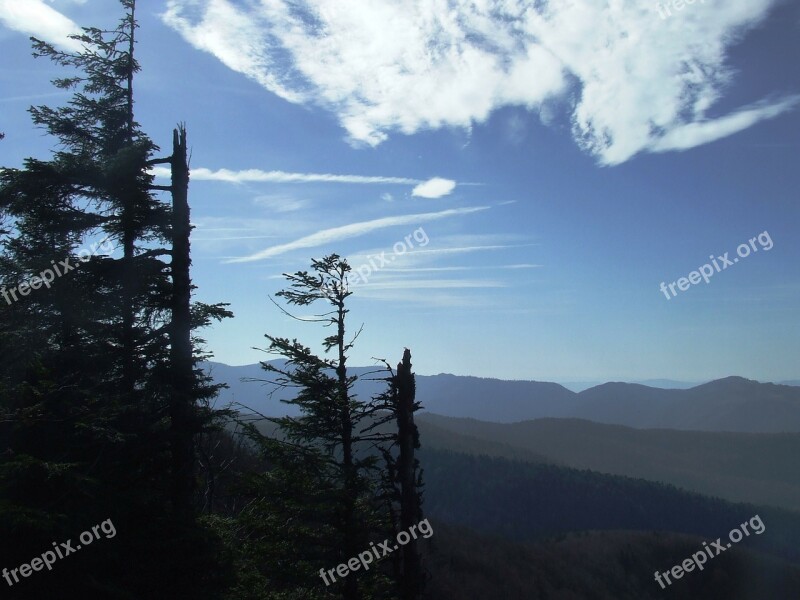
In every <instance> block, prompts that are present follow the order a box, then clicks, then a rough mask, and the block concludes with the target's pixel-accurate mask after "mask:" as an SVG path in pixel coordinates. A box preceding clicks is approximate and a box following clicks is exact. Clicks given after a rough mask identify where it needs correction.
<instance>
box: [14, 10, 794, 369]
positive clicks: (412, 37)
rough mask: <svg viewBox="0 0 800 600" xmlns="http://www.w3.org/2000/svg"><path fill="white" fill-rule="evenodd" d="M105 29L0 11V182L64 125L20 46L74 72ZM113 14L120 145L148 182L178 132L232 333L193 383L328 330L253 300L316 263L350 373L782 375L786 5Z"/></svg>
mask: <svg viewBox="0 0 800 600" xmlns="http://www.w3.org/2000/svg"><path fill="white" fill-rule="evenodd" d="M120 16H121V12H120V8H119V6H118V5H117V4H116V3H114V2H110V1H109V0H53V1H47V0H22V1H21V0H0V56H2V57H3V58H2V60H1V61H0V131H2V132H4V133H5V134H6V137H5V139H4V140H3V141H0V165H3V166H5V167H18V166H20V165H21V164H22V160H23V159H24V158H25V157H27V156H34V157H38V158H46V157H47V156H48V155H49V153H50V152H51V151H52V150H53V149H55V148H56V147H57V146H56V144H55V141H54V140H53V139H52V138H48V137H47V136H46V135H45V134H44V133H43V132H42V131H41V130H38V129H36V128H35V127H34V126H33V125H32V124H31V121H30V117H29V115H28V113H27V109H28V107H29V106H31V105H42V104H44V105H51V106H57V105H60V104H63V103H64V102H66V101H67V100H68V98H69V96H68V95H67V94H65V93H63V92H60V91H58V90H56V89H55V88H54V87H53V86H52V85H51V84H50V80H51V79H53V78H55V77H58V76H61V75H63V72H62V71H60V70H59V68H57V67H56V66H54V65H53V64H51V63H49V62H48V61H47V60H46V59H41V58H39V59H35V58H33V57H32V56H31V48H30V42H29V40H28V37H29V36H31V35H34V36H36V37H39V38H41V39H45V40H47V41H49V42H51V43H53V44H56V45H57V46H59V47H60V48H63V49H66V50H78V49H79V45H78V44H77V43H76V42H75V41H74V40H71V39H70V38H69V37H68V36H69V34H70V33H71V32H74V31H77V30H78V27H79V26H97V27H104V28H110V27H113V26H114V25H115V23H116V21H117V20H118V19H119V18H120ZM137 17H138V19H139V23H140V29H139V31H138V44H137V48H136V53H137V58H138V60H139V62H140V63H141V67H142V71H141V73H140V74H139V75H138V76H137V79H136V83H135V95H136V102H137V104H136V115H137V120H138V121H139V123H140V124H141V126H142V128H143V129H144V131H145V132H146V133H147V134H148V135H149V136H150V137H151V138H152V139H153V140H154V141H155V142H156V143H157V144H159V145H160V146H161V147H162V148H163V149H164V154H165V155H166V154H169V149H170V143H171V135H172V129H173V128H174V127H175V125H176V124H177V123H179V122H185V123H186V125H187V128H188V134H189V143H190V146H191V151H192V158H191V166H192V169H193V172H192V186H191V192H190V201H191V205H192V222H193V223H194V225H195V226H196V229H195V230H194V232H193V238H192V248H193V263H194V264H193V269H194V270H193V280H194V283H195V285H197V286H198V289H197V292H196V298H197V299H198V300H201V301H204V302H229V303H230V305H231V306H230V308H231V310H232V311H233V312H234V314H235V318H234V319H229V320H226V321H224V322H223V323H221V324H219V325H216V326H214V327H213V328H211V329H209V330H207V331H205V332H204V337H205V339H206V340H207V342H208V348H209V349H210V350H211V351H212V352H213V353H214V355H215V360H218V361H221V362H225V363H228V364H233V365H238V364H248V363H254V362H257V361H259V360H264V359H266V358H269V356H268V355H265V354H264V352H263V351H261V350H258V349H259V348H261V349H263V348H264V347H265V346H266V344H267V341H266V340H265V338H264V334H266V333H269V334H272V335H276V336H285V337H296V338H298V339H300V340H301V341H303V342H304V343H306V344H307V345H310V346H312V347H313V348H319V344H318V343H317V342H318V341H319V340H320V339H321V338H322V337H323V336H324V335H325V334H326V333H327V331H326V330H321V329H320V328H319V326H318V325H314V324H309V323H299V322H297V321H294V320H292V319H289V318H288V317H286V316H285V315H283V314H282V313H281V312H280V311H279V310H278V309H277V308H276V307H275V306H274V305H273V304H272V303H271V302H270V297H271V296H272V297H274V294H275V292H277V291H279V290H280V289H281V288H282V287H284V280H283V278H282V276H281V274H282V273H285V272H295V271H298V270H302V269H306V268H308V267H309V265H310V261H311V259H312V258H320V257H322V256H324V255H326V254H330V253H332V252H336V253H338V254H340V255H342V256H345V257H347V258H348V261H349V262H350V264H351V266H352V267H353V269H354V274H355V273H358V274H359V277H358V280H357V281H354V282H353V283H352V286H351V289H352V291H353V296H352V297H351V298H350V309H351V312H350V314H349V316H348V317H349V328H350V330H351V331H352V332H355V330H357V329H358V328H359V327H360V326H361V325H362V324H363V327H364V329H363V333H362V334H361V335H360V337H359V339H358V342H357V345H356V347H355V348H354V349H353V351H352V353H351V363H352V364H357V365H370V364H375V359H376V358H386V359H388V360H389V361H390V362H392V363H394V362H396V361H397V360H399V359H400V357H401V356H402V351H403V348H404V347H408V348H410V349H411V351H412V355H413V362H414V366H415V370H416V371H417V372H418V373H421V374H435V373H442V372H447V373H455V374H459V375H476V376H482V377H498V378H503V379H536V380H547V381H582V380H591V381H606V380H616V381H631V380H642V379H650V378H669V379H676V380H686V381H705V380H710V379H715V378H719V377H725V376H728V375H740V376H743V377H748V378H751V379H757V380H760V381H780V380H786V379H798V378H800V365H799V364H798V357H800V335H798V334H799V333H800V311H798V308H799V307H800V260H798V258H800V236H798V235H797V231H798V225H799V224H800V209H799V208H798V202H797V201H798V190H799V189H800V168H798V167H800V164H798V158H799V157H800V152H799V151H800V135H798V134H800V69H798V68H797V64H798V59H800V35H798V34H799V33H800V4H798V3H797V2H788V1H787V2H782V1H773V0H725V1H721V0H706V1H703V0H696V1H695V2H693V3H684V2H667V3H657V2H642V1H635V2H634V1H627V0H606V1H600V0H559V1H554V2H552V3H551V2H542V1H538V0H537V1H534V2H523V1H519V0H469V1H468V0H291V1H289V0H140V2H139V3H138V7H137ZM156 174H157V175H158V176H160V177H163V175H164V171H163V170H157V171H156ZM165 183H166V182H165ZM726 253H727V254H726ZM723 267H724V268H723ZM682 278H685V279H682ZM706 280H707V281H706ZM662 283H663V284H664V285H663V286H662ZM670 284H672V287H671V288H670ZM313 308H314V307H313V306H312V307H310V308H304V309H302V310H301V311H299V312H297V314H299V315H300V316H308V315H311V314H312V313H313V312H314V311H313ZM322 308H323V307H322V306H320V307H319V309H320V310H321V309H322Z"/></svg>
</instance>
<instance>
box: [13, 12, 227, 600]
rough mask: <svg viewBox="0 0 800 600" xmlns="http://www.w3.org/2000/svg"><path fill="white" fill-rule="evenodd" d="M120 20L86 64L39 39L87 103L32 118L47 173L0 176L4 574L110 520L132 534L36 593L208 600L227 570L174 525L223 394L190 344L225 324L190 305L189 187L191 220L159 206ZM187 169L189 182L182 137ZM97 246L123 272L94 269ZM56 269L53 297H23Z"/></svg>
mask: <svg viewBox="0 0 800 600" xmlns="http://www.w3.org/2000/svg"><path fill="white" fill-rule="evenodd" d="M121 4H122V6H123V9H124V11H125V15H124V18H123V19H122V21H121V22H120V24H119V26H118V27H117V28H115V29H113V30H111V31H103V30H100V29H97V28H86V29H84V32H83V34H81V35H79V36H75V38H74V39H76V40H78V41H80V42H81V43H82V44H83V47H84V49H83V50H82V51H80V52H77V53H66V52H61V51H59V50H56V49H55V48H53V47H52V46H50V45H49V44H46V43H44V42H41V41H38V40H34V48H35V55H37V56H46V57H48V58H50V59H51V60H53V61H54V62H55V63H57V64H59V65H61V66H63V67H66V68H67V69H70V70H72V71H73V72H74V74H72V75H71V76H70V77H67V78H63V79H57V80H55V81H54V83H55V85H56V86H57V87H59V88H62V89H68V90H75V93H74V94H73V96H72V99H71V100H70V101H69V103H68V104H67V105H66V106H64V107H60V108H56V109H52V108H49V107H34V108H32V109H31V114H32V116H33V120H34V122H35V123H36V124H37V125H39V126H41V127H42V128H44V129H45V130H46V131H47V132H48V133H49V134H51V135H53V136H54V137H56V138H57V140H58V142H59V145H60V149H59V150H58V151H57V152H55V153H54V155H53V157H52V158H51V160H49V161H40V160H36V159H28V160H26V161H25V164H24V168H23V169H21V170H15V169H4V170H2V171H0V215H1V216H2V218H3V220H4V221H5V222H6V223H7V224H8V225H7V226H6V227H3V228H2V229H3V230H4V231H3V233H2V235H3V237H2V238H0V243H1V244H2V245H1V246H0V248H1V252H0V283H1V284H2V285H3V286H5V288H0V291H3V289H5V291H7V292H11V291H18V290H20V288H22V289H24V290H25V291H26V293H25V294H22V293H21V292H20V293H18V294H17V296H16V297H15V298H14V300H13V301H9V302H6V301H5V300H0V350H2V354H3V357H4V359H5V360H4V361H3V362H2V364H0V407H2V417H3V418H2V423H0V453H2V457H3V460H2V464H0V534H2V535H3V538H4V540H5V543H4V544H3V557H2V558H3V559H4V560H3V564H19V563H20V562H22V561H23V560H29V559H30V557H32V556H36V555H38V554H41V552H42V551H44V550H46V549H47V548H49V547H50V544H51V542H52V541H53V540H54V539H62V540H66V539H69V538H74V537H75V536H76V535H77V534H79V533H80V532H81V531H84V530H85V529H87V528H88V527H90V526H91V525H95V524H97V523H99V522H101V521H103V520H105V519H108V518H111V519H112V520H113V521H114V523H115V525H116V527H117V532H118V536H119V537H117V538H116V539H115V540H113V541H112V540H109V541H108V542H106V548H104V550H102V551H99V553H95V554H92V553H91V552H88V551H87V552H84V553H82V554H81V555H80V556H79V557H77V558H72V557H71V560H72V562H71V563H70V568H69V569H63V570H60V571H58V572H56V571H54V573H53V574H49V573H48V577H40V578H37V579H35V580H27V581H25V582H23V583H24V584H25V585H28V586H29V587H28V588H27V590H28V591H27V592H24V593H27V594H29V595H28V596H25V597H31V598H33V597H38V596H37V594H41V596H42V597H48V596H49V597H52V596H53V595H54V594H55V593H56V592H58V591H59V590H62V589H64V586H68V587H69V589H70V590H71V591H72V592H73V593H75V594H83V595H87V596H88V597H106V596H107V597H150V598H161V597H176V595H179V594H190V595H191V597H207V596H213V593H214V592H213V586H212V585H210V582H211V580H212V579H213V578H214V577H216V576H217V573H216V572H215V571H219V569H213V568H210V566H214V565H215V564H216V559H215V558H214V557H213V556H212V555H211V554H210V553H206V554H204V553H203V552H204V550H205V551H206V552H207V549H208V548H209V545H208V543H206V540H205V536H206V534H205V533H204V531H203V530H201V529H199V528H198V527H197V526H196V525H193V524H192V523H191V520H190V519H189V520H187V519H181V520H176V519H175V518H174V516H175V515H184V516H185V515H187V514H188V515H189V516H191V515H190V513H191V510H190V509H191V502H192V499H191V484H192V481H193V476H194V456H193V454H192V445H191V444H192V436H193V435H194V434H195V433H196V432H198V431H200V430H201V429H202V427H204V424H206V425H207V424H208V423H209V422H210V420H211V419H212V417H213V414H212V413H211V411H210V410H209V409H208V408H207V406H203V401H204V400H207V399H208V397H210V396H211V395H213V393H214V391H215V389H214V387H213V386H208V385H207V380H206V379H204V378H202V377H200V376H198V373H197V372H196V371H195V372H194V373H192V369H193V368H194V367H195V365H193V364H192V361H196V360H197V359H199V358H200V356H199V355H197V356H195V357H194V358H193V357H192V354H193V348H192V342H196V341H197V340H196V339H195V340H192V338H191V335H192V334H191V331H192V329H193V328H195V327H198V326H201V325H203V324H207V323H208V322H209V320H210V319H213V318H217V317H223V316H226V315H227V314H228V313H227V311H225V310H224V308H223V307H222V306H206V305H197V306H195V307H193V308H191V309H190V308H189V307H188V301H189V298H188V294H189V293H190V289H191V284H190V281H189V278H188V267H189V264H190V262H189V256H188V252H189V246H188V227H189V226H188V204H187V203H186V197H185V186H184V187H183V188H182V189H183V193H184V195H183V198H182V199H180V200H179V201H178V203H177V204H178V205H179V209H178V211H171V210H170V209H169V207H167V206H166V205H164V204H162V203H161V202H160V201H159V200H158V199H157V198H156V197H155V196H154V195H153V190H154V189H155V188H157V186H153V177H152V176H151V175H150V174H149V171H148V169H149V167H150V166H151V160H152V158H151V157H152V154H153V152H155V150H157V148H156V147H155V145H154V144H153V142H152V141H151V140H150V139H149V138H148V137H147V136H146V135H145V134H144V133H142V132H141V131H140V129H139V126H138V124H137V123H136V122H135V120H134V116H133V78H134V74H135V73H136V72H137V71H138V65H137V63H136V61H135V59H134V56H133V50H134V45H135V40H134V33H135V30H136V27H137V25H136V20H135V2H134V1H133V0H121ZM176 154H178V155H180V156H182V157H183V158H182V161H181V160H176V161H175V163H176V164H179V165H183V166H184V167H185V164H186V161H185V137H184V138H183V146H182V153H181V148H178V152H177V153H176ZM184 179H185V181H188V177H184ZM179 187H180V186H179ZM180 191H181V190H179V193H180ZM176 213H178V214H177V215H176ZM101 238H107V239H108V240H110V242H109V244H110V245H111V246H115V245H118V246H119V247H120V248H121V250H122V256H121V257H120V258H113V257H109V256H94V257H91V256H89V255H90V254H92V251H90V250H87V249H88V248H89V247H90V244H91V243H92V242H93V241H99V240H100V239H101ZM169 244H172V245H173V246H174V248H173V249H169V248H164V247H163V246H167V245H169ZM101 249H102V250H107V249H108V247H105V246H101ZM170 255H172V257H173V263H172V264H170V263H166V262H164V260H162V257H166V256H170ZM175 256H177V257H178V259H177V261H176V260H175ZM83 259H85V260H83ZM62 264H63V265H67V266H68V265H72V266H74V267H75V268H68V267H67V266H62V268H61V270H58V269H57V267H56V265H62ZM171 269H172V271H171ZM48 270H50V271H51V272H52V271H53V270H55V272H56V275H55V276H54V277H53V280H52V282H48V285H46V286H44V287H43V286H42V284H41V282H40V281H37V280H35V279H34V280H33V281H36V283H35V284H33V282H31V283H32V285H31V286H30V287H31V288H33V290H31V289H28V288H26V287H23V284H24V283H25V282H27V281H30V280H31V278H32V277H34V276H36V275H38V274H40V273H43V272H46V271H48ZM67 271H69V272H67ZM171 276H172V279H171ZM176 283H177V285H176ZM12 296H13V294H12ZM187 339H188V340H189V344H188V345H187ZM176 365H177V366H178V367H179V368H178V369H177V370H173V367H174V366H176ZM173 373H175V374H177V375H175V376H173ZM190 373H191V375H190ZM177 399H180V402H178V400H177ZM198 403H200V405H198ZM178 405H180V408H179V410H175V407H176V406H178ZM176 457H178V458H176ZM170 508H172V510H170ZM98 543H99V542H98ZM15 561H16V562H15ZM31 586H33V587H31ZM32 590H38V591H36V592H34V591H32ZM104 594H105V595H104Z"/></svg>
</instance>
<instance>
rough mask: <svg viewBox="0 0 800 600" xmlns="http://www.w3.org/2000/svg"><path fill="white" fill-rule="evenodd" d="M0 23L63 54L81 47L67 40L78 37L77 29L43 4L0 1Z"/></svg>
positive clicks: (26, 0)
mask: <svg viewBox="0 0 800 600" xmlns="http://www.w3.org/2000/svg"><path fill="white" fill-rule="evenodd" d="M0 22H2V23H3V25H5V26H6V27H8V28H9V29H13V30H14V31H18V32H20V33H24V34H26V35H29V36H33V37H37V38H39V39H42V40H44V41H46V42H50V43H51V44H54V45H56V46H58V47H59V48H61V49H63V50H69V51H78V50H80V49H81V47H82V46H81V44H80V42H76V41H75V40H72V39H69V37H68V36H70V35H73V34H76V33H81V29H80V27H78V25H77V24H76V23H74V22H73V21H72V20H71V19H69V18H68V17H65V16H64V15H62V14H61V13H60V12H58V11H57V10H55V9H54V8H51V7H50V6H48V5H47V4H45V3H44V2H42V0H0Z"/></svg>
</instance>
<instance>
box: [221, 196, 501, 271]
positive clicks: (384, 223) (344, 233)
mask: <svg viewBox="0 0 800 600" xmlns="http://www.w3.org/2000/svg"><path fill="white" fill-rule="evenodd" d="M488 209H489V207H488V206H475V207H469V208H453V209H449V210H442V211H438V212H429V213H419V214H414V215H401V216H395V217H383V218H381V219H373V220H371V221H361V222H359V223H351V224H349V225H342V226H340V227H332V228H330V229H323V230H321V231H318V232H316V233H312V234H311V235H306V236H304V237H301V238H299V239H297V240H295V241H293V242H288V243H286V244H278V245H276V246H270V247H269V248H266V249H264V250H261V251H260V252H256V253H255V254H251V255H250V256H242V257H238V258H234V259H230V260H228V261H226V262H228V263H244V262H254V261H258V260H264V259H266V258H271V257H273V256H278V255H280V254H285V253H286V252H290V251H292V250H299V249H302V248H315V247H317V246H323V245H325V244H331V243H333V242H338V241H341V240H346V239H350V238H354V237H358V236H361V235H365V234H367V233H370V232H372V231H377V230H380V229H386V228H387V227H396V226H399V225H417V224H419V223H427V222H430V221H437V220H440V219H446V218H448V217H455V216H460V215H468V214H472V213H476V212H480V211H484V210H488Z"/></svg>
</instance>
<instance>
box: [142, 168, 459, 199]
mask: <svg viewBox="0 0 800 600" xmlns="http://www.w3.org/2000/svg"><path fill="white" fill-rule="evenodd" d="M151 172H152V173H153V174H154V175H155V176H156V177H160V178H169V177H170V175H171V172H170V170H169V168H168V167H153V169H152V170H151ZM192 179H193V180H196V181H221V182H226V183H234V184H242V183H345V184H356V185H373V184H387V185H413V186H415V187H414V189H413V190H412V192H411V195H412V196H418V197H420V198H441V197H442V196H446V195H448V194H450V193H451V192H452V191H453V190H454V189H455V187H456V185H457V184H456V182H455V181H453V180H451V179H444V178H442V177H433V178H432V179H428V180H422V179H412V178H409V177H386V176H382V175H335V174H333V173H290V172H286V171H262V170H260V169H244V170H241V171H232V170H230V169H217V170H212V169H206V168H204V167H200V168H196V169H192ZM390 196H391V195H390ZM384 199H385V198H384Z"/></svg>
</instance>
